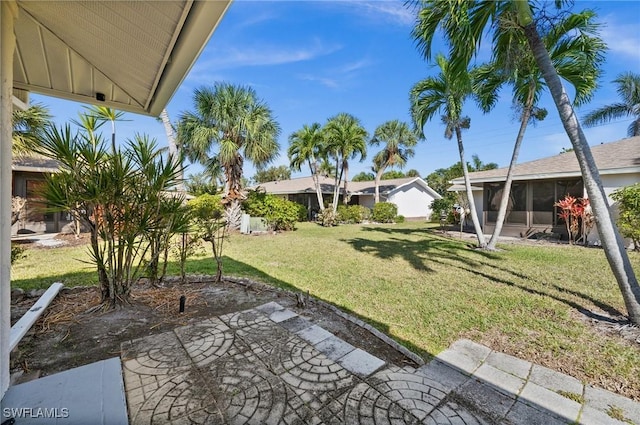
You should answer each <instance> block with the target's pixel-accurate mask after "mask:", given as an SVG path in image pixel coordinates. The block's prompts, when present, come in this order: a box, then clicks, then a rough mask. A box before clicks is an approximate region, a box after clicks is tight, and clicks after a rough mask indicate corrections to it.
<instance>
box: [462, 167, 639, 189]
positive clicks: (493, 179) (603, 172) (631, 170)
mask: <svg viewBox="0 0 640 425" xmlns="http://www.w3.org/2000/svg"><path fill="white" fill-rule="evenodd" d="M598 171H599V172H600V175H613V174H633V173H640V166H638V167H625V168H606V169H602V170H598ZM581 176H582V173H581V172H580V171H579V170H578V171H565V172H555V173H536V174H521V175H517V176H513V180H514V181H522V180H545V179H556V178H564V177H581ZM505 180H506V176H498V177H487V178H479V179H471V180H470V181H471V184H475V183H497V182H503V181H505ZM450 183H451V184H454V185H455V184H464V178H462V177H459V178H456V179H453V180H451V181H450Z"/></svg>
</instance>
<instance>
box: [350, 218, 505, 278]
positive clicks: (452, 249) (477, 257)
mask: <svg viewBox="0 0 640 425" xmlns="http://www.w3.org/2000/svg"><path fill="white" fill-rule="evenodd" d="M363 230H364V231H365V232H380V233H384V234H387V235H389V237H386V238H385V239H374V238H366V237H362V238H349V239H340V241H341V242H345V243H347V244H349V245H351V246H352V247H353V248H354V249H355V250H356V251H359V252H364V253H367V254H371V255H374V256H376V257H378V258H381V259H383V260H390V259H394V258H402V259H404V260H405V261H406V262H407V263H409V264H410V265H411V267H413V268H414V269H415V270H418V271H424V272H432V273H434V272H435V270H434V269H433V268H432V267H431V266H430V265H429V262H430V261H432V260H433V259H435V258H439V257H445V258H455V259H460V258H464V260H465V261H467V262H468V263H469V264H472V265H479V264H480V261H481V260H482V259H498V258H500V257H499V256H498V255H497V254H495V253H492V252H488V251H481V250H475V249H469V247H468V246H467V245H465V243H464V242H463V241H456V240H453V239H450V238H446V237H442V236H439V235H437V234H435V232H434V231H433V230H432V229H397V228H388V227H363ZM396 235H397V236H396ZM403 235H406V236H407V237H405V238H403V237H402V236H403ZM415 235H417V236H422V237H421V238H420V239H419V240H413V239H411V238H409V236H415ZM463 253H464V254H465V255H464V257H463V256H462V254H463Z"/></svg>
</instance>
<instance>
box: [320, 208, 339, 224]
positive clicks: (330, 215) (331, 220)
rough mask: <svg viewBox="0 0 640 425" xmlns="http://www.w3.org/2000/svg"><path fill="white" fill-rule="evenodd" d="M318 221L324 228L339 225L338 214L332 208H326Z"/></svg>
mask: <svg viewBox="0 0 640 425" xmlns="http://www.w3.org/2000/svg"><path fill="white" fill-rule="evenodd" d="M318 221H319V222H320V224H322V225H323V226H324V227H331V226H335V225H336V224H337V223H338V214H336V213H334V212H333V210H332V209H331V208H325V209H324V211H321V212H320V213H319V214H318Z"/></svg>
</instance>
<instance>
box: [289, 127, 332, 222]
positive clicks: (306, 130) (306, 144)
mask: <svg viewBox="0 0 640 425" xmlns="http://www.w3.org/2000/svg"><path fill="white" fill-rule="evenodd" d="M287 154H288V156H289V162H290V163H291V168H293V169H294V170H296V171H300V168H301V167H302V164H303V163H305V162H306V163H307V165H309V171H310V172H311V178H312V179H313V185H314V187H315V189H316V196H317V197H318V205H319V206H320V211H324V200H323V198H322V190H321V188H320V173H319V171H320V170H319V161H320V159H321V158H322V157H323V156H324V136H323V134H322V127H321V126H320V124H319V123H317V122H314V123H313V124H311V126H308V125H307V124H305V125H304V126H303V127H302V128H301V129H300V130H298V131H296V132H295V133H292V134H291V135H290V136H289V150H288V151H287Z"/></svg>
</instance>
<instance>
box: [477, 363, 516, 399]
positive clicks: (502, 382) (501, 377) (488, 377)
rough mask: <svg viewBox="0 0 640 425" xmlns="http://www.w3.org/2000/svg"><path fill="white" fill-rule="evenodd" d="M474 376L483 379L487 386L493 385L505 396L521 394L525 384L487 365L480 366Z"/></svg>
mask: <svg viewBox="0 0 640 425" xmlns="http://www.w3.org/2000/svg"><path fill="white" fill-rule="evenodd" d="M474 375H475V376H476V377H477V378H480V379H482V380H483V381H484V383H485V384H491V385H493V386H494V387H495V388H496V389H497V390H499V391H502V392H504V393H505V394H519V393H520V391H521V390H522V388H523V387H524V384H525V380H524V379H521V378H518V377H517V376H514V375H511V374H510V373H507V372H504V371H502V370H500V369H496V368H495V367H493V366H491V365H488V364H486V363H485V364H483V365H482V366H480V367H479V368H478V370H476V372H475V374H474Z"/></svg>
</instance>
